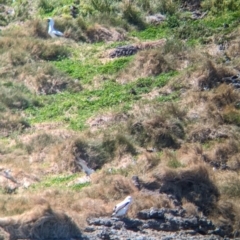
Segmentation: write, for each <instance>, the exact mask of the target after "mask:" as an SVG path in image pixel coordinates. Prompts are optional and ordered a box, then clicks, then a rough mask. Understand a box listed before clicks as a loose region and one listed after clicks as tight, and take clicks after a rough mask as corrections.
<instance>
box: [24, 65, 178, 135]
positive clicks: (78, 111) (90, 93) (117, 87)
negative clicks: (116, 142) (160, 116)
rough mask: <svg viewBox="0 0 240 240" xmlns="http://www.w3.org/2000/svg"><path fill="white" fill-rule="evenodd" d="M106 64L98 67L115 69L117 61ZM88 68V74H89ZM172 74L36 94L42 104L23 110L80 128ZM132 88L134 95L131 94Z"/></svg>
mask: <svg viewBox="0 0 240 240" xmlns="http://www.w3.org/2000/svg"><path fill="white" fill-rule="evenodd" d="M117 62H119V61H117ZM109 66H110V68H107V67H101V68H99V69H100V71H102V72H105V73H106V72H107V73H109V72H113V71H115V69H116V66H117V67H118V66H119V65H117V64H116V65H115V64H112V63H111V64H109ZM85 70H87V68H85ZM91 70H92V69H90V74H92V72H91ZM175 74H176V73H175V72H170V73H166V74H161V75H159V76H158V77H155V78H154V77H152V78H141V79H138V80H137V81H135V82H132V83H129V84H124V85H122V84H119V83H117V82H115V81H111V80H108V81H105V82H104V83H103V84H102V86H101V87H100V88H99V89H95V90H83V91H81V92H79V93H75V94H74V93H68V92H64V93H61V94H57V95H49V96H42V97H39V98H38V100H39V102H40V103H41V104H42V107H36V106H33V107H29V108H28V109H27V110H26V113H27V116H28V119H29V120H30V122H32V123H34V122H43V121H63V122H65V123H67V124H69V125H70V127H71V128H72V129H75V130H80V129H82V128H83V127H84V125H85V121H86V120H87V119H88V118H89V117H91V116H93V115H94V114H96V113H97V112H98V111H99V110H103V109H106V110H109V108H113V107H116V106H117V107H118V108H119V109H126V108H129V107H130V106H131V104H132V103H133V102H135V101H137V100H139V99H140V98H141V96H140V94H143V93H148V92H150V91H151V90H152V89H153V88H154V87H157V88H160V87H163V86H164V85H165V84H166V83H167V82H168V81H169V79H170V78H171V77H172V76H174V75H175ZM86 75H88V73H87V74H86ZM78 76H79V75H78ZM82 76H83V75H82ZM132 89H134V91H135V92H136V95H134V94H131V90H132ZM172 98H173V97H172V96H165V97H161V98H159V101H167V100H169V99H172Z"/></svg>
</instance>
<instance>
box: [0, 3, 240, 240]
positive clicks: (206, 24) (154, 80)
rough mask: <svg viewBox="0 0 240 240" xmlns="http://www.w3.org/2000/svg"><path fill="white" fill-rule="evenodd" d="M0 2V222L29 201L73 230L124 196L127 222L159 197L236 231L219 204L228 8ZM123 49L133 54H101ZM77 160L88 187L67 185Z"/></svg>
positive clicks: (230, 130)
mask: <svg viewBox="0 0 240 240" xmlns="http://www.w3.org/2000/svg"><path fill="white" fill-rule="evenodd" d="M0 4H1V6H0V25H1V26H2V27H1V32H0V35H1V38H0V46H1V49H0V111H1V112H0V117H1V119H0V140H1V141H0V146H1V150H0V153H1V166H0V167H1V169H2V171H4V170H5V169H11V170H12V175H13V177H14V178H16V180H17V184H16V183H15V182H14V181H10V180H9V179H5V178H6V176H5V177H4V172H2V174H1V172H0V175H1V176H0V177H1V178H2V179H0V180H1V181H0V182H1V184H0V196H1V199H2V201H1V202H0V215H1V214H2V216H9V215H11V214H13V213H24V212H25V211H27V210H30V209H32V208H33V207H35V205H36V204H40V205H41V206H43V205H46V206H48V208H49V209H51V208H52V209H54V210H55V208H58V209H68V211H66V212H67V213H66V214H70V215H71V213H73V212H76V216H77V217H79V219H80V215H81V217H82V218H84V221H85V219H86V218H87V217H88V216H95V214H96V213H97V215H99V216H100V215H101V216H104V215H107V214H109V212H107V211H110V210H109V209H110V206H109V205H108V204H109V203H113V201H112V200H114V201H118V200H120V199H122V198H123V197H124V196H125V195H132V196H133V197H134V198H136V199H138V201H136V202H135V203H134V204H133V209H132V210H131V212H130V214H131V215H130V217H135V216H136V215H137V213H138V211H139V210H142V209H147V208H151V207H157V208H160V207H167V206H169V207H172V206H173V205H172V200H170V199H169V200H168V197H167V196H168V195H169V192H171V191H172V190H173V193H175V194H176V196H177V198H178V199H179V203H181V202H182V203H184V201H187V203H189V204H194V207H196V209H198V211H197V210H196V212H197V213H196V214H199V215H200V214H203V215H206V217H208V218H211V220H213V221H214V219H212V218H214V217H216V218H218V219H225V220H226V222H229V225H232V228H231V230H229V231H232V232H234V231H235V232H239V226H240V221H239V219H240V213H238V212H237V211H233V210H231V212H230V214H229V216H230V217H229V216H225V215H224V212H228V211H224V209H222V210H221V207H220V206H221V204H222V203H223V204H222V205H224V204H225V203H226V205H227V204H228V203H229V201H230V202H231V204H233V203H234V204H236V206H238V205H239V201H240V190H239V183H240V180H239V179H240V177H239V176H240V175H239V172H240V160H239V159H240V158H239V156H240V155H239V152H240V143H239V139H240V130H239V127H240V109H239V105H240V104H239V99H240V93H239V89H237V88H235V87H234V86H239V82H240V81H239V77H238V76H237V74H238V73H239V70H240V68H239V67H238V66H239V63H240V57H239V54H238V53H239V51H240V40H239V39H240V30H239V29H240V28H239V26H238V25H239V17H240V10H239V7H240V0H236V1H233V0H221V1H217V0H211V1H210V0H202V1H185V0H184V1H181V0H180V1H179V0H173V1H168V0H161V1H159V0H139V1H137V0H133V1H117V0H115V1H114V0H81V1H78V0H53V1H47V0H37V1H27V0H16V1H14V2H13V1H10V0H9V1H7V0H3V1H0ZM72 4H74V6H75V7H76V9H77V13H76V16H72V15H71V12H70V6H71V5H72ZM8 9H10V10H13V9H14V11H12V12H11V11H10V12H9V13H7V11H8ZM197 12H199V13H200V15H201V14H203V15H202V16H200V17H198V18H197V19H196V17H195V15H194V14H196V13H197ZM159 13H161V14H163V15H164V20H163V21H158V19H157V17H156V14H159ZM48 17H52V18H54V20H55V27H56V29H58V30H60V31H62V32H63V33H64V38H50V36H49V35H48V33H47V18H48ZM149 17H151V18H149ZM149 19H151V20H149ZM220 44H221V45H220ZM125 45H131V47H133V46H134V47H135V46H136V47H137V48H136V49H134V51H133V52H127V51H125V50H124V51H125V52H122V53H121V54H120V55H121V56H115V58H111V57H112V56H113V55H112V53H113V51H115V50H116V48H117V47H119V46H125ZM117 50H119V49H117ZM135 50H137V51H136V52H135ZM119 51H120V50H119ZM131 54H133V55H131ZM127 55H128V56H127ZM129 55H131V56H129ZM232 76H235V77H234V78H231V77H232ZM225 80H226V82H224V81H225ZM232 80H234V81H235V82H234V84H236V85H234V84H231V83H230V81H232ZM227 81H228V82H227ZM78 158H81V159H84V160H85V161H86V164H87V165H88V166H89V167H91V168H93V169H94V170H96V171H95V173H94V174H92V175H91V182H87V183H78V182H79V181H78V173H79V172H80V171H81V169H80V167H79V165H78V164H79V163H78V162H77V159H78ZM136 162H137V164H136ZM213 167H214V168H213ZM226 170H227V171H226ZM82 176H83V174H82ZM132 176H138V177H139V179H140V183H142V186H144V188H146V189H147V190H148V191H149V192H150V195H148V191H146V194H142V193H141V191H136V189H135V187H134V186H133V183H132V180H131V177H132ZM164 184H166V185H164ZM165 186H166V188H165ZM160 188H161V193H162V192H163V193H167V194H166V196H165V195H164V197H163V195H161V196H160V197H158V196H156V194H152V193H151V191H153V189H154V191H155V190H156V191H155V192H157V191H158V190H159V189H160ZM45 189H46V191H45ZM165 191H166V192H165ZM12 193H14V194H12ZM33 193H34V194H33ZM43 193H44V194H43ZM69 193H70V194H69ZM171 194H172V193H171ZM143 195H144V196H143ZM56 196H57V197H56ZM153 197H154V198H155V197H156V198H158V200H156V201H160V202H161V201H162V202H161V203H160V202H156V201H155V200H153V199H152V198H153ZM163 198H164V199H163ZM184 199H185V200H184ZM22 203H23V204H22ZM234 204H233V205H234ZM49 209H48V210H46V211H49ZM47 213H48V212H47ZM37 216H38V219H41V214H40V213H39V214H38V215H37ZM59 216H60V215H59ZM71 217H72V216H71ZM29 218H30V217H29ZM19 219H20V218H19ZM26 219H28V218H26ZM72 219H73V222H75V220H74V217H73V218H72ZM79 219H78V220H77V221H76V225H78V223H79V222H81V219H80V220H79ZM20 220H21V221H22V219H20ZM225 220H224V221H225ZM230 220H231V222H230ZM0 222H1V221H0ZM19 222H20V221H19ZM78 227H79V226H78ZM9 229H11V227H9ZM229 229H230V228H229ZM19 232H21V229H20V230H19ZM22 232H23V231H22ZM14 236H15V235H14ZM226 236H227V237H231V236H233V235H231V234H228V233H226ZM57 237H58V236H56V238H57ZM27 238H28V237H26V239H27Z"/></svg>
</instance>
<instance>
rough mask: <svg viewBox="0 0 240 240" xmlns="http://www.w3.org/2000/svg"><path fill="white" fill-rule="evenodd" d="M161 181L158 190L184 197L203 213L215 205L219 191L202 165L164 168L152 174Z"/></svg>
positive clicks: (179, 197)
mask: <svg viewBox="0 0 240 240" xmlns="http://www.w3.org/2000/svg"><path fill="white" fill-rule="evenodd" d="M154 176H155V178H156V180H157V181H158V182H159V183H161V188H160V192H164V193H168V194H172V195H174V196H175V197H176V198H177V199H179V200H181V199H183V198H184V199H186V200H187V201H188V202H191V203H193V204H195V205H196V206H198V207H199V209H200V211H203V213H204V214H209V213H210V212H211V211H212V208H213V207H214V206H215V204H216V202H217V200H218V198H219V192H218V189H217V187H216V186H215V183H214V182H213V180H212V179H211V177H210V175H209V172H208V170H207V168H206V167H205V166H203V165H197V166H193V167H191V168H189V169H181V170H169V169H166V170H165V171H163V172H160V173H159V174H155V175H154Z"/></svg>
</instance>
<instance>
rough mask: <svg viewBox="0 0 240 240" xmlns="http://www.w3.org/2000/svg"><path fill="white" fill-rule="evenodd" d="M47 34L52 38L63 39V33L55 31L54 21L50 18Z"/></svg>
mask: <svg viewBox="0 0 240 240" xmlns="http://www.w3.org/2000/svg"><path fill="white" fill-rule="evenodd" d="M48 34H49V35H50V36H51V37H52V38H55V37H63V36H64V35H63V33H62V32H60V31H58V30H56V29H55V28H54V20H53V19H52V18H48Z"/></svg>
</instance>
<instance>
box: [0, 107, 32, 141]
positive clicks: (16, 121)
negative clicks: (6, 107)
mask: <svg viewBox="0 0 240 240" xmlns="http://www.w3.org/2000/svg"><path fill="white" fill-rule="evenodd" d="M28 127H30V125H29V123H28V122H27V121H26V120H25V119H23V117H21V116H20V115H19V114H13V113H11V112H9V111H7V112H4V113H1V120H0V129H1V134H0V135H1V136H2V137H8V136H10V135H11V134H13V133H14V132H19V133H20V132H22V131H23V130H24V129H26V128H28Z"/></svg>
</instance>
